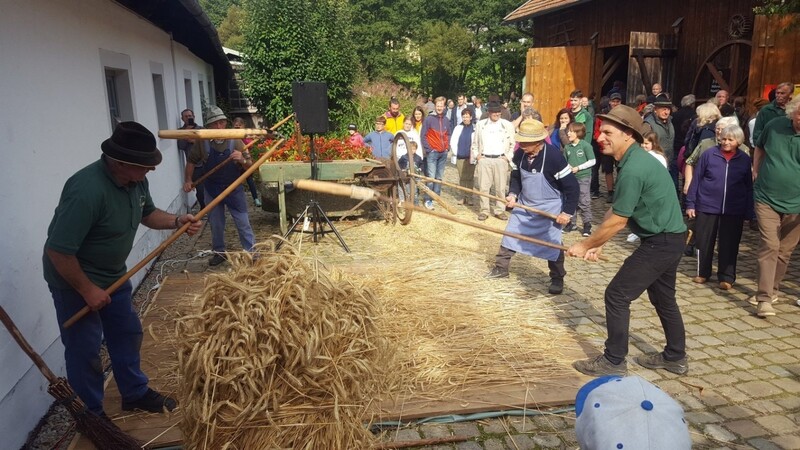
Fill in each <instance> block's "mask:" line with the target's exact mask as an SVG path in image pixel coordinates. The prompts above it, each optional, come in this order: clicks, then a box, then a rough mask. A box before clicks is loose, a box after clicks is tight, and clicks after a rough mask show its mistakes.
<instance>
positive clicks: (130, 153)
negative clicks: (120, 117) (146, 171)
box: [100, 122, 161, 167]
mask: <svg viewBox="0 0 800 450" xmlns="http://www.w3.org/2000/svg"><path fill="white" fill-rule="evenodd" d="M100 148H101V149H102V150H103V153H104V154H105V155H106V156H108V157H109V158H111V159H115V160H117V161H121V162H124V163H127V164H133V165H136V166H142V167H155V166H157V165H159V164H160V163H161V152H160V151H159V150H158V148H156V138H155V137H154V136H153V133H151V132H150V130H148V129H147V128H145V127H144V126H142V125H141V124H139V123H137V122H122V123H120V124H119V125H117V127H116V128H114V133H113V134H112V135H111V137H110V138H108V139H106V140H105V141H103V143H102V144H100Z"/></svg>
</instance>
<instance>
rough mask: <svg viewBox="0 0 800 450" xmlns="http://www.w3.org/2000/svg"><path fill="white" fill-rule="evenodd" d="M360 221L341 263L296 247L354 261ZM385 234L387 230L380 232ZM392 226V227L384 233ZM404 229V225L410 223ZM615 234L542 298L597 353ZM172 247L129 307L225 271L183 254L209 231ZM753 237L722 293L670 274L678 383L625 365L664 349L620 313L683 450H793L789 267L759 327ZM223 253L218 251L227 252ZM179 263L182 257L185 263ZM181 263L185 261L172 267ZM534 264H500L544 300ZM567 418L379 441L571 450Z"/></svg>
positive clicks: (273, 224) (345, 227) (268, 224)
mask: <svg viewBox="0 0 800 450" xmlns="http://www.w3.org/2000/svg"><path fill="white" fill-rule="evenodd" d="M455 177H456V174H455V168H454V167H452V166H448V168H447V171H446V180H448V181H454V179H455ZM454 194H455V191H453V190H450V189H448V188H444V190H443V196H444V198H445V199H447V200H450V201H453V202H455V198H454ZM457 208H458V209H459V212H458V215H459V216H460V217H463V218H466V219H475V216H476V212H477V210H475V209H474V207H473V209H469V208H467V207H464V206H458V207H457ZM607 208H608V204H607V203H606V201H605V199H604V198H603V197H601V198H600V199H596V200H593V211H594V217H595V223H599V221H600V218H601V217H602V215H603V214H604V213H605V211H606V209H607ZM251 222H252V224H253V227H254V229H255V230H256V232H257V235H258V238H259V240H262V239H265V238H266V237H267V236H269V235H270V234H274V233H278V224H277V218H276V216H275V215H274V214H269V213H265V212H263V211H261V210H253V211H252V215H251ZM364 223H365V222H364V221H363V220H361V221H358V220H353V221H348V222H341V223H337V227H338V228H339V231H340V232H341V233H342V236H343V238H344V239H345V240H346V242H347V243H348V245H349V246H350V247H351V250H352V253H350V254H346V253H345V252H344V251H343V250H342V249H341V247H340V246H339V244H338V242H337V241H336V239H335V237H334V236H333V235H332V234H329V235H326V236H324V237H323V238H322V240H321V242H320V243H319V244H318V245H314V244H313V243H311V239H310V237H306V238H305V239H304V244H303V245H304V246H305V247H306V248H307V249H308V248H313V249H314V251H315V252H317V253H318V254H319V255H321V256H322V257H328V258H331V260H332V261H348V260H354V261H358V260H359V259H363V258H364V256H363V255H359V249H364V248H369V245H370V243H369V242H366V239H365V238H363V237H362V236H361V235H360V233H359V227H360V226H363V224H364ZM486 223H487V224H488V225H491V226H495V227H498V228H502V227H503V226H504V222H500V221H499V220H496V219H494V218H490V219H489V220H487V222H486ZM386 226H387V233H390V232H391V225H386ZM396 226H400V225H396ZM409 226H414V221H413V220H412V222H411V225H409ZM626 236H627V232H625V233H620V234H619V235H617V236H615V237H614V238H613V239H612V241H610V242H609V243H608V244H607V245H606V248H605V252H604V253H605V254H606V255H607V256H608V257H609V259H610V261H609V262H606V263H597V264H593V263H585V262H583V261H580V260H574V259H569V258H568V259H567V263H566V266H567V270H568V272H569V274H568V275H567V278H566V283H565V290H564V293H563V294H562V295H559V296H554V297H552V302H553V306H554V308H556V310H557V311H558V316H559V317H560V318H561V319H562V320H563V322H564V323H565V324H567V325H568V326H569V327H570V328H571V329H573V330H574V331H575V333H577V334H578V335H579V336H580V337H581V338H582V339H584V340H587V341H588V342H590V343H591V344H592V345H593V346H595V347H596V348H597V349H598V350H600V349H602V346H603V341H604V340H605V336H606V333H605V316H604V306H603V290H604V288H605V286H606V285H607V284H608V282H609V281H610V280H611V277H613V276H614V275H615V274H616V272H617V270H618V268H619V266H620V265H621V263H622V261H623V260H624V259H625V258H626V257H627V256H628V255H629V254H630V253H631V252H632V251H633V249H634V248H635V246H636V245H638V244H634V243H628V242H626V240H625V238H626ZM487 239H488V242H487V245H486V246H482V248H481V249H478V250H477V251H476V253H477V256H476V257H481V258H484V259H485V260H486V261H487V271H488V269H489V268H490V266H489V264H490V262H491V261H492V259H493V256H494V253H495V252H496V249H497V243H498V242H499V238H494V237H491V236H490V237H489V238H487ZM579 239H581V237H580V235H579V234H577V233H574V232H573V233H569V234H566V235H565V237H564V242H565V244H566V245H569V244H570V243H572V242H575V241H577V240H579ZM226 240H227V242H228V243H233V244H234V245H236V243H238V238H237V236H236V234H235V231H234V230H233V226H232V225H228V233H227V237H226ZM178 245H179V247H180V248H179V249H178V250H175V249H170V250H168V252H167V254H165V256H164V257H163V258H162V261H165V260H166V261H169V260H170V258H172V260H174V261H178V262H177V263H171V262H170V263H169V264H162V265H163V267H164V268H163V270H154V271H152V272H151V274H150V275H149V276H148V278H147V280H146V281H145V283H144V285H143V286H144V289H140V291H139V295H138V297H139V298H141V297H142V295H144V294H143V293H146V292H147V290H148V289H149V288H148V287H147V286H152V285H153V284H154V283H155V281H154V280H155V278H156V277H157V276H158V275H159V274H160V273H161V272H163V273H169V272H173V271H179V270H183V269H187V270H189V271H193V272H202V271H207V270H225V269H226V266H227V265H226V264H223V265H221V266H219V267H218V268H214V269H210V268H209V267H208V266H207V264H206V258H197V257H195V255H197V253H198V252H199V251H201V250H206V249H209V248H210V246H211V245H210V229H209V228H208V227H206V228H205V229H204V230H203V232H202V234H201V235H200V236H199V237H196V238H194V239H191V240H187V239H182V240H181V241H179V242H178ZM756 247H757V233H756V232H754V231H751V230H749V229H748V228H747V226H746V225H745V232H744V236H743V242H742V245H741V249H740V255H739V270H738V277H739V278H738V279H737V282H736V285H735V286H734V288H733V289H732V290H730V291H727V292H726V291H721V290H719V289H717V288H716V283H708V284H705V285H697V284H695V283H693V282H692V281H691V278H692V277H693V276H694V272H695V264H696V260H695V259H694V258H693V257H684V258H683V260H682V262H681V265H680V268H679V272H678V281H677V291H678V293H677V296H678V303H679V305H680V307H681V311H682V313H683V318H684V321H685V323H686V331H687V347H688V354H689V359H690V368H689V373H688V374H687V375H685V376H678V375H674V374H672V373H669V372H666V371H653V370H648V369H645V368H642V367H639V366H638V365H636V363H634V362H633V361H632V357H633V356H635V355H638V354H641V353H644V352H651V351H657V350H658V349H660V348H662V347H663V345H664V337H663V332H662V330H661V325H660V323H659V320H658V317H657V315H656V314H655V311H654V310H653V308H652V306H651V305H650V304H649V302H648V301H647V299H646V296H645V297H644V298H640V299H638V300H637V301H635V302H634V303H633V305H632V308H631V346H630V355H629V362H628V368H629V373H630V374H636V375H640V376H642V377H643V378H646V379H648V380H650V381H651V382H653V383H655V384H656V385H658V386H659V387H661V388H662V389H663V390H664V391H666V392H668V393H669V394H670V395H672V396H673V397H674V398H675V399H676V400H678V401H679V402H680V404H681V405H682V406H683V408H684V410H685V412H686V418H687V421H688V422H689V425H690V431H691V434H692V439H693V441H694V444H695V445H694V448H698V449H717V448H719V449H726V448H727V449H740V448H757V449H764V450H766V449H778V448H783V449H800V431H798V422H800V379H798V377H799V376H800V336H799V335H798V323H800V308H798V306H797V305H796V304H795V301H796V300H797V298H798V294H800V287H799V286H798V279H799V277H798V275H800V270H798V263H797V262H795V263H794V264H792V266H791V267H790V269H789V271H788V273H787V275H786V282H785V286H783V288H782V292H781V302H780V303H778V304H777V305H776V310H777V312H778V314H777V316H775V317H772V318H770V319H760V318H758V317H756V316H755V314H754V313H755V310H754V307H752V306H750V305H749V304H748V303H747V298H748V297H749V296H751V295H753V294H754V292H755V281H754V280H755V273H756V266H755V250H756ZM236 249H237V248H235V247H233V248H230V250H236ZM186 257H188V258H186ZM182 258H185V259H189V260H188V261H184V260H183V259H182ZM523 260H527V261H530V264H538V266H540V267H541V268H546V265H544V264H542V263H539V262H536V260H534V259H532V258H515V260H514V262H513V263H512V266H511V272H512V274H511V277H512V280H515V279H516V280H517V281H520V282H523V283H527V284H529V285H530V289H532V290H539V291H541V292H544V291H546V287H547V285H546V282H547V278H546V277H544V278H543V277H542V273H544V274H546V269H543V271H540V273H539V274H538V275H536V276H534V277H530V276H529V275H524V274H523V273H524V272H525V271H523V270H520V267H522V266H521V265H522V264H528V262H523ZM574 425H575V415H574V413H572V412H567V413H559V414H550V413H547V412H546V411H544V414H542V415H539V416H535V417H525V418H523V417H505V418H498V419H487V420H477V421H467V422H460V423H452V424H424V425H416V426H407V427H403V428H397V429H392V430H389V431H385V440H387V441H388V440H391V441H413V440H419V439H431V438H441V437H450V436H456V437H462V438H463V439H464V441H462V442H455V443H448V444H442V445H437V446H427V447H418V448H425V449H463V450H472V449H475V450H477V449H486V450H500V449H539V448H556V449H558V448H566V449H575V448H578V444H577V440H576V438H575V431H574Z"/></svg>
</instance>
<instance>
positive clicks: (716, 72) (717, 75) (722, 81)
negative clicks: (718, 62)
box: [706, 62, 731, 93]
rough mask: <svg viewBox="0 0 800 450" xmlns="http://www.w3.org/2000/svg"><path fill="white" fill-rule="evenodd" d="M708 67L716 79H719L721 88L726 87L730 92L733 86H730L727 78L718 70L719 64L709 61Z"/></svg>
mask: <svg viewBox="0 0 800 450" xmlns="http://www.w3.org/2000/svg"><path fill="white" fill-rule="evenodd" d="M706 68H707V69H708V72H709V73H711V76H712V77H714V79H715V80H716V81H717V83H719V87H720V89H725V90H726V91H728V92H729V93H730V92H731V88H730V86H728V82H727V81H725V78H724V77H723V76H722V74H721V73H719V70H717V66H715V65H714V64H712V63H710V62H707V63H706Z"/></svg>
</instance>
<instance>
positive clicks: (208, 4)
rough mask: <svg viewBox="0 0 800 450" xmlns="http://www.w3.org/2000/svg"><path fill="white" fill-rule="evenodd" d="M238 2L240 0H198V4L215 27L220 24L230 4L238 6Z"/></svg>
mask: <svg viewBox="0 0 800 450" xmlns="http://www.w3.org/2000/svg"><path fill="white" fill-rule="evenodd" d="M240 4H241V0H200V6H201V7H202V8H203V11H204V12H205V13H206V15H207V16H208V19H209V20H211V23H213V24H214V26H215V27H219V26H220V24H222V21H223V20H225V17H226V16H227V15H228V11H229V10H230V8H231V6H234V5H236V6H239V5H240Z"/></svg>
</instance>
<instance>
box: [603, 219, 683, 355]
mask: <svg viewBox="0 0 800 450" xmlns="http://www.w3.org/2000/svg"><path fill="white" fill-rule="evenodd" d="M685 239H686V234H685V233H661V234H657V235H655V236H652V237H649V238H644V239H642V243H641V245H639V247H638V248H637V249H636V250H635V251H634V252H633V254H631V256H629V257H628V258H627V259H626V260H625V262H624V263H623V264H622V267H621V268H620V269H619V272H617V274H616V275H615V276H614V278H613V279H612V280H611V283H609V285H608V287H607V288H606V293H605V303H606V329H607V330H608V339H606V349H605V356H606V358H607V359H608V360H609V361H611V362H612V363H614V364H620V363H621V362H622V361H624V360H625V356H627V355H628V338H629V331H630V330H629V329H630V319H631V302H632V301H634V300H635V299H636V298H638V297H639V296H640V295H641V294H642V292H644V291H645V290H647V296H648V297H649V298H650V303H652V304H653V306H654V307H655V309H656V313H658V318H659V319H660V320H661V327H662V328H663V329H664V335H665V336H666V340H667V345H666V346H665V347H664V359H666V360H667V361H677V360H679V359H681V358H683V357H685V356H686V330H685V329H684V326H683V317H681V312H680V310H679V309H678V303H677V302H676V300H675V278H676V275H677V271H678V263H679V262H680V260H681V256H682V255H683V247H684V240H685Z"/></svg>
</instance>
